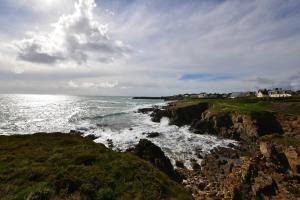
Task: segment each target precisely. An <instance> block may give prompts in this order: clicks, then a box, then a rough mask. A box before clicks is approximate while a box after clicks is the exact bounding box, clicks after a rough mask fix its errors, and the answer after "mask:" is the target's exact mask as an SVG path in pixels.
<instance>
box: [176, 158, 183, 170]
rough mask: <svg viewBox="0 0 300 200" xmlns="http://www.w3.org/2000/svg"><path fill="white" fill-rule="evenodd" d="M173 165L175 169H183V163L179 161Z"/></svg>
mask: <svg viewBox="0 0 300 200" xmlns="http://www.w3.org/2000/svg"><path fill="white" fill-rule="evenodd" d="M175 165H176V167H179V168H184V163H183V161H181V160H176V162H175Z"/></svg>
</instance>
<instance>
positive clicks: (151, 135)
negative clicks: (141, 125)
mask: <svg viewBox="0 0 300 200" xmlns="http://www.w3.org/2000/svg"><path fill="white" fill-rule="evenodd" d="M143 135H147V138H155V137H158V136H159V135H160V134H159V133H158V132H150V133H143Z"/></svg>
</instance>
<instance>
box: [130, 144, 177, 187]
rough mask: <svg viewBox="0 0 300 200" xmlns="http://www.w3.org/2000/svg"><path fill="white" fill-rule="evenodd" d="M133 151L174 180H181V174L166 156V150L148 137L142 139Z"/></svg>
mask: <svg viewBox="0 0 300 200" xmlns="http://www.w3.org/2000/svg"><path fill="white" fill-rule="evenodd" d="M133 153H134V154H135V155H137V156H138V157H140V158H142V159H144V160H147V161H149V162H150V163H152V164H153V165H154V166H155V167H157V168H158V169H159V170H161V171H162V172H164V173H165V174H167V175H168V176H169V177H170V178H172V179H173V180H175V181H177V182H179V181H180V180H181V178H180V176H179V174H178V173H177V172H176V171H175V170H174V168H173V166H172V164H171V161H170V159H169V158H168V157H166V156H165V154H164V152H163V151H162V150H161V149H160V148H159V147H158V146H156V145H155V144H153V143H152V142H151V141H149V140H147V139H141V140H140V141H139V143H138V144H137V145H136V146H135V148H134V150H133Z"/></svg>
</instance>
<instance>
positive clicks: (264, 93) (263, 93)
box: [256, 88, 292, 98]
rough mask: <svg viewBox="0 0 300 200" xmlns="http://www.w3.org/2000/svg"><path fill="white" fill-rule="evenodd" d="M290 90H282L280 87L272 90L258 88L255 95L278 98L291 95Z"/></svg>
mask: <svg viewBox="0 0 300 200" xmlns="http://www.w3.org/2000/svg"><path fill="white" fill-rule="evenodd" d="M291 96H292V92H291V91H288V90H283V89H281V88H275V89H274V90H266V89H264V90H258V91H257V92H256V97H258V98H262V97H272V98H278V97H291Z"/></svg>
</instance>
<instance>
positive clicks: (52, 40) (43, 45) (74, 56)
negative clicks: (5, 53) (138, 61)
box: [15, 0, 132, 65]
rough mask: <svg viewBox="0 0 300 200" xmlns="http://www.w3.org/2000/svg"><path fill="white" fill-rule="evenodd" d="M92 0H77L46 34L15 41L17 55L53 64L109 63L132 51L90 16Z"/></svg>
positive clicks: (93, 5) (93, 2)
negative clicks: (111, 36)
mask: <svg viewBox="0 0 300 200" xmlns="http://www.w3.org/2000/svg"><path fill="white" fill-rule="evenodd" d="M95 7H96V3H95V1H94V0H78V1H76V2H75V11H74V13H73V14H70V15H63V16H61V17H60V18H59V20H58V22H56V23H54V24H53V25H52V26H53V31H52V32H50V33H38V32H31V33H30V35H31V37H30V38H26V39H23V40H21V41H15V44H16V46H17V48H18V58H19V59H21V60H24V61H27V62H32V63H42V64H56V63H59V62H64V61H74V62H76V63H77V64H79V65H80V64H83V63H86V62H87V61H88V60H97V61H98V62H103V63H109V62H113V61H114V59H119V58H121V57H124V56H127V55H129V54H130V53H131V52H132V50H131V48H130V47H129V46H128V45H126V44H124V43H123V42H122V41H119V40H113V39H112V38H110V37H109V34H108V28H107V25H105V24H100V23H99V22H98V21H97V20H96V19H95V18H94V13H93V11H94V8H95Z"/></svg>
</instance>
